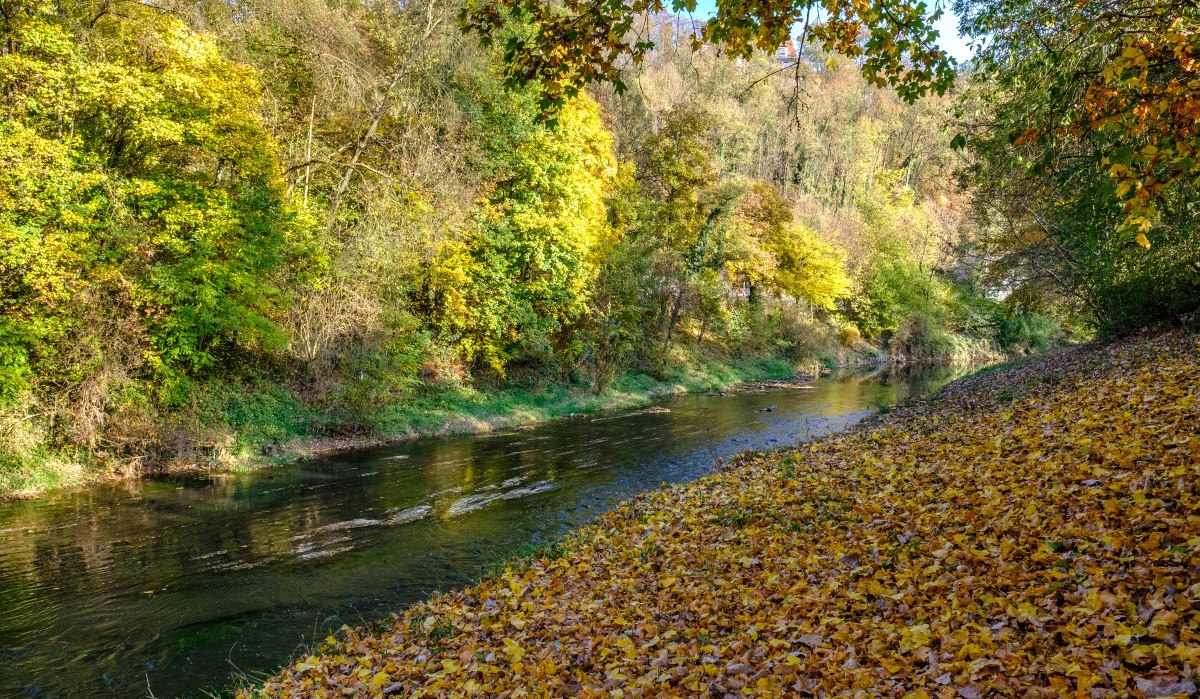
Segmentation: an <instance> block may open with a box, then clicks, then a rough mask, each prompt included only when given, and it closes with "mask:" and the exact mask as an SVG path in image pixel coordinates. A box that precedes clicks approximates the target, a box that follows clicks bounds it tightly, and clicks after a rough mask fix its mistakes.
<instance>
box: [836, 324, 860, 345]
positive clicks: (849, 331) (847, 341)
mask: <svg viewBox="0 0 1200 699" xmlns="http://www.w3.org/2000/svg"><path fill="white" fill-rule="evenodd" d="M838 341H839V342H841V343H842V347H845V348H847V349H854V347H855V346H857V345H858V343H860V342H862V332H861V331H860V330H859V329H858V326H857V325H855V324H853V323H847V324H845V325H843V326H842V328H841V330H838Z"/></svg>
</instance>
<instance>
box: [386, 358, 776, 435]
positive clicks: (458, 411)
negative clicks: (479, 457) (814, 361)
mask: <svg viewBox="0 0 1200 699" xmlns="http://www.w3.org/2000/svg"><path fill="white" fill-rule="evenodd" d="M794 373H795V365H794V364H793V363H792V362H789V361H787V360H781V359H754V360H734V361H729V362H718V361H706V362H701V363H697V364H696V365H694V366H690V367H686V368H682V369H679V370H676V371H675V372H674V373H673V374H672V375H670V376H669V377H668V378H667V380H665V381H658V380H655V379H654V378H652V377H650V376H647V375H645V374H626V375H624V376H621V377H619V378H618V379H617V380H616V381H614V382H613V384H612V386H611V387H610V388H609V389H608V390H607V391H605V392H604V393H601V394H595V393H592V392H590V391H587V390H585V389H584V388H583V387H580V386H577V385H572V384H567V383H561V382H554V383H549V384H546V385H544V386H542V387H540V388H538V389H533V388H527V387H501V388H498V389H494V390H490V391H477V390H473V389H462V390H458V391H454V392H448V393H442V394H438V395H436V396H429V397H416V398H413V399H411V400H408V401H404V402H402V403H398V404H396V405H392V406H388V407H387V408H384V409H383V410H382V411H380V414H379V415H377V416H376V417H375V424H376V432H378V433H379V434H381V435H384V436H398V435H414V436H416V435H419V436H430V435H445V434H464V433H476V432H487V431H490V430H496V429H506V428H511V427H516V426H518V425H531V424H536V423H539V422H545V421H547V420H553V419H556V418H562V417H566V416H569V415H583V414H588V413H594V412H598V411H601V410H610V409H613V408H622V407H637V406H641V405H647V404H649V403H651V402H653V401H654V400H655V399H656V398H658V397H660V396H663V395H670V394H676V393H695V392H700V391H713V390H720V389H723V388H728V387H730V386H734V385H737V384H739V383H744V382H746V381H755V380H763V379H779V378H785V377H788V376H791V375H793V374H794Z"/></svg>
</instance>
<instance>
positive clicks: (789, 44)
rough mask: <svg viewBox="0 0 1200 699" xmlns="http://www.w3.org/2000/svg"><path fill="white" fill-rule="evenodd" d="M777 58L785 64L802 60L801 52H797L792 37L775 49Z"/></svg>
mask: <svg viewBox="0 0 1200 699" xmlns="http://www.w3.org/2000/svg"><path fill="white" fill-rule="evenodd" d="M775 60H777V61H779V62H780V63H783V64H785V65H789V64H792V63H795V62H796V61H798V60H800V56H799V54H797V53H796V44H795V42H793V41H792V40H791V39H788V40H787V41H785V42H783V43H782V44H780V45H779V48H777V49H775Z"/></svg>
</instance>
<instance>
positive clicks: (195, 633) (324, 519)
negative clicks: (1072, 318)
mask: <svg viewBox="0 0 1200 699" xmlns="http://www.w3.org/2000/svg"><path fill="white" fill-rule="evenodd" d="M948 378H950V377H949V376H948V375H947V372H936V373H934V374H933V375H930V374H922V375H904V376H901V375H890V376H889V375H876V376H847V377H842V378H837V379H821V380H819V381H817V382H815V384H814V386H813V387H811V388H806V389H805V388H794V387H793V388H776V389H771V390H742V391H732V392H730V393H729V395H727V396H722V395H690V396H683V397H679V398H675V399H669V400H663V401H662V402H660V403H659V405H660V406H662V408H665V410H644V409H643V410H625V411H615V412H611V413H601V414H597V415H594V416H592V417H590V418H584V419H578V420H564V421H558V422H553V423H547V424H544V425H541V426H538V427H535V428H532V429H528V430H522V431H513V432H505V433H498V434H490V435H483V436H476V437H461V438H447V439H428V440H421V441H416V442H410V443H407V444H403V445H399V446H394V447H388V448H382V449H374V450H369V451H358V452H353V453H346V454H340V455H337V456H334V457H330V458H324V459H318V460H313V461H308V462H304V463H301V464H298V465H294V466H288V467H281V468H275V469H265V470H259V471H255V472H250V473H242V474H225V475H219V476H213V477H206V478H194V477H193V478H167V479H154V480H142V481H128V482H119V483H113V484H108V485H103V486H99V487H94V488H90V489H87V490H82V491H79V492H64V493H56V494H51V495H48V496H46V497H42V498H40V499H36V500H31V501H22V502H13V503H8V504H3V505H0V696H4V697H10V696H12V697H39V698H40V697H146V696H150V693H151V692H153V696H155V697H158V699H166V698H167V697H185V698H190V697H204V696H219V695H221V693H223V692H228V690H229V688H230V687H231V686H232V683H234V682H235V681H237V680H238V678H241V677H244V676H250V677H254V676H262V675H263V674H264V673H268V672H270V671H271V670H273V669H276V668H278V667H279V666H280V665H281V664H283V663H285V662H287V660H288V659H289V658H290V657H292V656H294V655H295V654H297V653H299V652H301V651H302V650H303V649H304V648H305V647H306V644H308V643H310V642H312V641H313V640H314V639H318V640H319V639H323V638H324V637H325V636H326V635H328V634H329V632H330V631H331V630H335V629H337V628H339V627H340V626H342V625H343V624H351V625H359V624H363V623H365V622H367V621H369V620H371V619H374V618H380V617H383V616H385V615H386V614H387V613H388V612H389V611H393V610H397V609H400V608H402V607H404V606H405V605H408V604H411V603H412V602H414V601H417V600H420V599H422V598H424V597H426V596H428V595H429V594H430V593H432V592H434V591H438V590H448V589H451V588H454V587H462V586H463V585H466V584H469V583H470V582H471V581H472V580H473V579H476V578H477V577H478V576H479V575H480V574H481V573H482V572H484V571H485V570H487V568H488V567H489V566H490V565H493V564H494V563H496V562H497V561H500V560H502V559H504V558H505V557H508V556H511V555H513V554H515V553H519V552H520V551H521V550H522V549H523V548H525V547H528V546H529V545H530V543H531V542H532V543H536V542H540V541H547V540H553V539H554V538H556V537H559V536H561V535H562V534H563V533H564V532H565V531H567V530H569V529H571V528H573V527H576V526H579V525H580V524H583V523H586V522H587V521H589V520H590V519H592V518H594V517H595V516H596V515H597V514H599V513H601V512H603V511H605V510H607V509H609V508H611V507H613V506H614V505H616V504H618V503H619V502H620V501H621V500H623V499H626V498H628V497H630V496H632V495H634V494H636V493H638V492H641V491H644V490H647V489H651V488H654V487H657V486H658V485H660V484H662V483H680V482H683V481H688V480H692V479H695V478H697V477H700V476H702V475H704V474H705V473H707V472H708V471H709V470H710V469H711V468H712V466H713V463H714V462H715V461H716V460H717V459H718V458H723V459H728V458H730V457H732V456H733V455H735V454H737V453H739V452H742V451H745V450H748V449H772V448H778V447H784V446H789V445H794V444H796V443H797V442H800V441H803V440H806V439H810V438H814V437H817V436H821V435H824V434H828V433H830V432H833V431H836V430H839V429H842V428H844V427H846V426H847V425H849V424H852V423H854V422H856V421H857V420H860V419H861V418H862V417H864V416H865V415H867V414H869V413H870V412H871V411H873V410H875V409H877V408H878V407H879V406H881V405H886V404H889V403H893V402H895V401H897V400H900V399H902V398H905V397H908V396H911V395H919V394H924V393H927V392H929V391H931V390H935V389H936V388H937V387H939V386H940V385H941V384H943V383H944V382H945V381H946V380H948ZM772 406H775V407H777V409H776V410H773V411H769V412H767V411H764V409H769V408H771V407H772Z"/></svg>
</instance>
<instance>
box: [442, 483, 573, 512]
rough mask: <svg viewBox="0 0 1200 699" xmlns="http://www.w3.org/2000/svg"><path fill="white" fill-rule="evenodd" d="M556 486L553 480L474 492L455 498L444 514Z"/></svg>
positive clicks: (472, 510)
mask: <svg viewBox="0 0 1200 699" xmlns="http://www.w3.org/2000/svg"><path fill="white" fill-rule="evenodd" d="M506 482H507V481H506ZM557 487H559V484H558V483H555V482H553V481H541V482H538V483H534V484H532V485H527V486H525V487H524V488H513V489H512V490H506V491H504V492H501V493H476V494H475V495H468V496H467V497H465V498H461V499H459V500H456V501H455V502H454V504H453V505H451V506H450V507H449V508H448V509H447V510H446V515H447V516H449V517H457V516H459V515H465V514H467V513H468V512H474V511H475V510H478V509H480V508H483V507H485V506H487V505H489V504H491V503H493V502H495V501H497V500H516V499H517V498H523V497H526V496H529V495H536V494H537V493H544V492H546V491H547V490H553V489H555V488H557Z"/></svg>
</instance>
